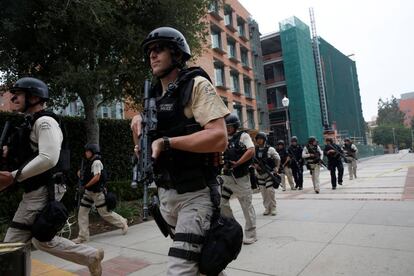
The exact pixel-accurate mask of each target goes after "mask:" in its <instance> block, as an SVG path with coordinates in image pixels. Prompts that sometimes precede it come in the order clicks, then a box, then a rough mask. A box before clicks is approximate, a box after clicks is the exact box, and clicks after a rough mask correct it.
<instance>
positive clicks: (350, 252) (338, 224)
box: [32, 152, 414, 276]
mask: <svg viewBox="0 0 414 276" xmlns="http://www.w3.org/2000/svg"><path fill="white" fill-rule="evenodd" d="M358 166H359V168H358V178H357V179H356V180H352V181H351V180H348V175H347V170H346V169H345V172H346V173H345V177H344V185H343V186H342V187H338V189H337V190H332V189H331V186H330V182H329V179H330V178H329V173H328V172H327V171H323V172H322V174H321V183H322V185H321V193H320V194H315V193H314V192H313V189H312V185H311V181H310V177H309V175H308V174H306V176H305V189H304V190H303V191H286V192H281V191H279V192H278V193H277V199H278V203H277V204H278V215H277V216H275V217H271V216H263V215H262V212H263V207H262V205H261V198H260V195H259V194H255V195H254V200H253V201H254V206H255V209H256V213H257V227H258V230H257V231H258V239H259V240H258V242H257V243H255V244H253V245H248V246H243V249H242V251H241V253H240V255H239V257H238V259H237V260H236V261H234V262H232V263H231V264H230V265H229V268H228V269H226V272H227V274H228V275H230V276H245V275H246V276H247V275H251V276H257V275H301V276H304V275H318V276H321V275H329V276H330V275H398V276H401V275H414V261H413V260H414V201H413V200H412V199H414V196H413V195H414V154H408V153H407V152H400V153H399V154H392V155H384V156H379V157H374V158H370V159H365V160H362V161H361V162H359V163H358ZM231 204H232V207H233V208H234V210H235V215H236V218H237V219H238V220H239V221H240V222H241V223H242V225H243V224H244V219H243V215H242V212H241V210H240V208H239V205H238V202H237V201H232V202H231ZM90 244H91V245H93V246H96V247H103V248H104V249H105V262H104V271H105V274H104V275H145V276H147V275H165V268H166V261H167V257H166V253H167V252H168V247H169V245H170V240H168V239H164V238H163V237H162V236H161V234H160V233H159V231H158V230H157V229H156V225H155V223H153V222H147V223H143V224H140V225H136V226H133V227H131V228H130V231H129V233H128V235H126V236H121V235H120V232H119V231H114V232H110V233H105V234H101V235H98V236H94V237H92V241H91V242H90ZM32 256H33V258H34V259H36V260H37V261H40V262H43V263H46V264H49V265H53V266H54V267H56V268H60V269H64V270H66V271H70V272H74V273H75V274H78V275H87V274H85V270H81V269H82V267H80V266H78V265H74V264H71V263H69V262H66V261H63V260H60V259H57V258H55V257H51V256H50V255H48V254H45V253H43V252H39V251H36V252H33V254H32ZM56 271H57V270H56ZM51 273H52V274H48V275H53V271H51ZM37 275H43V274H37ZM56 275H59V274H56Z"/></svg>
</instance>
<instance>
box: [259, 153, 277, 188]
mask: <svg viewBox="0 0 414 276" xmlns="http://www.w3.org/2000/svg"><path fill="white" fill-rule="evenodd" d="M253 162H254V163H256V164H258V165H259V167H260V169H262V170H263V171H264V172H266V173H267V174H268V175H269V176H270V178H271V179H272V182H273V187H274V188H275V189H277V188H279V185H280V183H281V182H282V178H281V177H280V176H279V175H275V174H273V172H272V168H270V167H269V166H268V165H267V164H265V163H263V161H262V160H259V159H257V158H256V157H253Z"/></svg>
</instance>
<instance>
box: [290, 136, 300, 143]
mask: <svg viewBox="0 0 414 276" xmlns="http://www.w3.org/2000/svg"><path fill="white" fill-rule="evenodd" d="M290 142H296V143H297V142H298V137H296V136H292V138H290Z"/></svg>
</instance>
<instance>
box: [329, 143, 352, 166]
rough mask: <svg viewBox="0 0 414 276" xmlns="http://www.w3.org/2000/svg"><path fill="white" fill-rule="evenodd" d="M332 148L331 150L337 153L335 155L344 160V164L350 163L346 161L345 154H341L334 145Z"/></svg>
mask: <svg viewBox="0 0 414 276" xmlns="http://www.w3.org/2000/svg"><path fill="white" fill-rule="evenodd" d="M330 146H331V148H330V149H332V150H334V151H335V153H336V154H338V155H339V156H340V157H341V158H342V159H343V160H344V162H345V163H348V160H347V159H346V156H345V154H344V153H343V152H340V151H339V150H338V149H337V148H336V147H335V146H334V145H332V144H331V145H330Z"/></svg>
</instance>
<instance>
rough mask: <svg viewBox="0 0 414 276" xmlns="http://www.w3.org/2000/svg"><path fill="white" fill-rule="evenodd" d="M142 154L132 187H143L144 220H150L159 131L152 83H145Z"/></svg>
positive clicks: (134, 170) (140, 154)
mask: <svg viewBox="0 0 414 276" xmlns="http://www.w3.org/2000/svg"><path fill="white" fill-rule="evenodd" d="M141 130H142V133H141V137H140V152H139V156H138V160H137V161H136V162H135V164H134V166H133V178H132V182H131V187H132V188H134V187H135V188H136V187H137V185H138V184H140V185H143V188H144V195H143V209H144V214H143V220H147V219H148V186H149V185H151V183H152V182H153V181H154V171H153V165H154V160H153V159H152V150H151V144H152V142H153V141H154V137H155V135H156V130H157V106H156V100H155V97H154V96H153V95H151V82H150V81H149V80H145V82H144V111H143V113H142V121H141Z"/></svg>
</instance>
